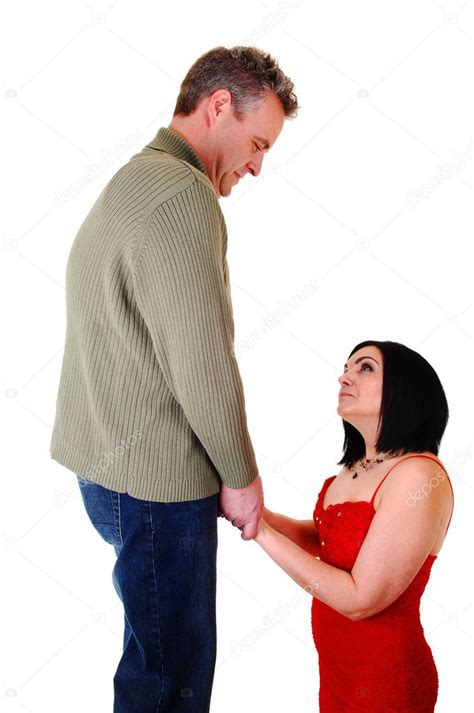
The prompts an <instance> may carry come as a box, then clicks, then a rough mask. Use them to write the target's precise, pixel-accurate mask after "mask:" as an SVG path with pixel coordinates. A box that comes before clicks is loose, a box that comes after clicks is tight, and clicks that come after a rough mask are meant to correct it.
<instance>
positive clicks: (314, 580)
mask: <svg viewBox="0 0 474 713" xmlns="http://www.w3.org/2000/svg"><path fill="white" fill-rule="evenodd" d="M255 540H256V542H257V543H258V544H259V545H260V547H262V549H264V550H265V552H266V553H267V554H268V555H270V557H271V558H272V559H273V561H274V562H276V563H277V564H278V565H279V566H280V567H281V568H282V569H283V570H284V571H285V572H286V573H287V574H288V575H289V576H290V577H291V578H292V579H293V580H294V581H295V582H296V583H297V584H299V585H300V587H303V588H304V589H305V590H306V591H307V592H309V593H310V594H312V596H313V597H315V598H316V599H319V601H321V602H324V604H327V605H328V606H330V607H332V608H333V609H335V610H336V611H337V612H339V613H340V614H342V615H344V616H347V617H348V618H349V619H354V620H355V619H357V617H358V606H357V590H356V586H355V582H354V580H353V578H352V575H351V574H350V572H346V571H345V570H343V569H339V568H338V567H333V566H332V565H330V564H327V563H326V562H323V561H321V560H319V559H315V558H314V557H312V556H311V555H310V554H309V553H308V552H306V551H305V550H304V549H302V548H301V547H299V546H298V545H296V544H295V543H294V542H292V541H291V540H290V539H289V538H287V537H285V535H283V534H282V533H281V532H277V531H276V530H275V529H274V528H273V527H271V526H270V525H269V523H268V522H266V521H265V520H262V521H261V523H260V526H259V531H258V533H257V536H256V538H255Z"/></svg>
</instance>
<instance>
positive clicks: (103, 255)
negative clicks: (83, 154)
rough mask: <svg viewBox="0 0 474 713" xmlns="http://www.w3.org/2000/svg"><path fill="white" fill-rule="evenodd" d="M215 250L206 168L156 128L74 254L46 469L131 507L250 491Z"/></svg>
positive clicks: (221, 248)
mask: <svg viewBox="0 0 474 713" xmlns="http://www.w3.org/2000/svg"><path fill="white" fill-rule="evenodd" d="M226 249H227V233H226V227H225V222H224V217H223V215H222V211H221V209H220V207H219V203H218V200H217V198H216V195H215V193H214V189H213V186H212V184H211V182H210V180H209V179H208V177H207V174H206V171H205V169H204V166H203V165H202V163H201V161H200V159H199V157H198V156H197V155H196V153H195V151H194V150H193V149H192V147H191V146H190V145H189V143H188V142H187V141H185V140H184V139H183V138H182V137H181V136H179V135H178V134H176V133H175V132H174V131H171V130H170V129H167V128H161V129H160V130H159V132H158V134H157V135H156V137H155V138H154V140H153V141H152V142H151V143H150V144H148V146H146V147H145V148H144V149H143V150H142V151H141V152H140V153H138V154H135V156H133V157H132V158H131V159H130V161H129V162H128V163H127V164H125V166H122V168H120V169H119V171H117V173H116V174H115V176H113V178H112V179H111V180H110V181H109V183H108V184H107V186H106V187H105V188H104V190H103V191H102V193H101V194H100V196H99V197H98V199H97V201H96V202H95V204H94V206H93V207H92V209H91V211H90V213H89V214H88V216H87V217H86V219H85V220H84V222H83V224H82V225H81V227H80V229H79V232H78V234H77V236H76V238H75V240H74V242H73V245H72V248H71V252H70V255H69V259H68V263H67V269H66V306H67V331H66V342H65V348H64V357H63V364H62V370H61V377H60V383H59V391H58V396H57V402H56V419H55V423H54V429H53V434H52V440H51V447H50V453H51V457H52V458H54V459H55V460H56V461H58V462H59V463H61V464H62V465H64V466H66V467H67V468H68V469H70V470H72V471H73V472H74V473H75V474H77V475H79V476H81V477H83V478H86V479H88V480H93V481H95V482H97V483H99V484H100V485H103V486H104V487H106V488H110V489H112V490H116V491H119V492H121V493H125V492H127V493H129V494H130V495H132V496H133V497H136V498H139V499H142V500H153V501H162V502H176V501H180V500H195V499H197V498H203V497H207V496H209V495H212V494H214V493H216V492H218V490H219V487H220V482H221V481H222V482H223V483H225V484H226V485H228V486H229V487H231V488H241V487H244V486H246V485H248V484H249V483H251V482H252V481H253V480H254V478H255V477H256V475H257V464H256V461H255V455H254V451H253V448H252V445H251V442H250V438H249V434H248V430H247V423H246V415H245V406H244V395H243V389H242V382H241V379H240V375H239V370H238V366H237V363H236V360H235V356H234V352H233V341H234V325H233V318H232V307H231V301H230V287H229V277H228V268H227V261H226Z"/></svg>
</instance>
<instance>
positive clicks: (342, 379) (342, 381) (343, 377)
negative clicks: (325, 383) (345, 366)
mask: <svg viewBox="0 0 474 713" xmlns="http://www.w3.org/2000/svg"><path fill="white" fill-rule="evenodd" d="M338 381H339V383H340V384H341V386H342V384H350V383H351V379H350V376H349V374H348V372H347V371H346V372H344V374H341V376H340V377H339V379H338Z"/></svg>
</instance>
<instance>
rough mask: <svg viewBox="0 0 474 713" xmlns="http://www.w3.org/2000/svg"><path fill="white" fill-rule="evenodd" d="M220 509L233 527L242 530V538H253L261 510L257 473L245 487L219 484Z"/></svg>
mask: <svg viewBox="0 0 474 713" xmlns="http://www.w3.org/2000/svg"><path fill="white" fill-rule="evenodd" d="M219 505H220V511H221V513H222V515H223V516H224V517H225V518H226V520H230V521H231V522H232V524H233V525H234V527H238V528H240V529H241V530H242V539H243V540H253V539H254V537H255V535H256V534H257V529H258V522H259V520H260V517H261V514H262V510H263V488H262V479H261V477H260V476H259V475H257V477H256V478H255V480H254V481H253V482H252V483H250V485H247V487H246V488H237V489H234V488H228V487H227V486H226V485H224V484H223V485H222V486H221V492H220V498H219Z"/></svg>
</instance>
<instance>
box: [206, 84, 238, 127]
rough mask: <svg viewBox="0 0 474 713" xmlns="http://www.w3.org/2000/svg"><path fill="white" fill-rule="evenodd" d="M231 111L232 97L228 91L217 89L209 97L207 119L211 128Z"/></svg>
mask: <svg viewBox="0 0 474 713" xmlns="http://www.w3.org/2000/svg"><path fill="white" fill-rule="evenodd" d="M231 111H232V95H231V93H230V92H229V90H228V89H217V90H216V91H215V92H214V93H213V94H211V96H210V97H209V101H208V105H207V117H208V121H209V123H210V125H211V126H213V125H214V124H215V123H217V122H218V121H220V120H221V119H223V118H224V117H225V116H226V115H227V114H229V113H230V112H231Z"/></svg>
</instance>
